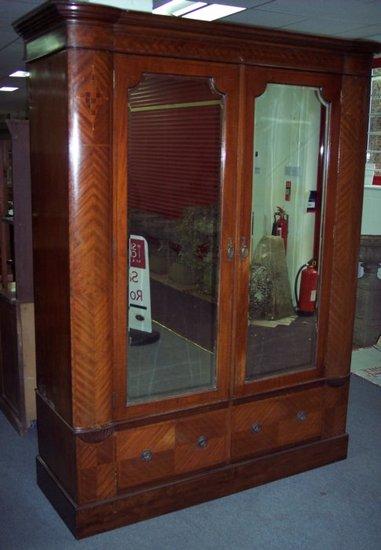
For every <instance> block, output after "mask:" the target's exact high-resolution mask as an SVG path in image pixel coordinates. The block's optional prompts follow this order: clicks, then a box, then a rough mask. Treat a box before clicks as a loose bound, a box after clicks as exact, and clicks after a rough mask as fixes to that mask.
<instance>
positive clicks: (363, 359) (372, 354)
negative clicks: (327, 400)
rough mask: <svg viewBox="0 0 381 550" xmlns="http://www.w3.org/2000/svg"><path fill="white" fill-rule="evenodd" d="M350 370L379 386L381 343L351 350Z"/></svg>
mask: <svg viewBox="0 0 381 550" xmlns="http://www.w3.org/2000/svg"><path fill="white" fill-rule="evenodd" d="M351 371H352V372H353V374H356V375H357V376H361V378H365V380H368V381H369V382H372V383H373V384H377V385H378V386H381V345H377V346H372V347H369V348H361V349H358V350H355V351H353V353H352V364H351Z"/></svg>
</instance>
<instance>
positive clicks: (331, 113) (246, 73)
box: [232, 66, 341, 397]
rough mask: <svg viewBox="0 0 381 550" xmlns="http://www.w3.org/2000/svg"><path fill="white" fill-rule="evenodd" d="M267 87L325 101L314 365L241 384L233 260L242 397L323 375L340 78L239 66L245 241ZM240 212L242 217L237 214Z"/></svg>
mask: <svg viewBox="0 0 381 550" xmlns="http://www.w3.org/2000/svg"><path fill="white" fill-rule="evenodd" d="M267 84H287V85H294V86H308V87H314V88H318V89H320V90H321V95H322V97H323V98H324V100H325V101H326V102H327V103H329V108H328V117H327V123H328V132H327V136H328V139H327V153H326V158H327V159H329V160H330V162H329V164H328V165H327V166H326V170H325V174H326V175H325V178H326V196H325V209H324V216H322V226H323V229H322V250H323V251H324V252H323V254H322V257H324V259H323V261H322V265H321V269H320V292H319V296H320V306H319V320H318V327H319V328H318V342H317V352H316V363H315V367H314V368H310V369H304V370H298V371H294V372H291V373H286V374H281V375H277V376H276V375H267V376H264V377H262V378H258V379H256V380H251V381H246V380H245V375H246V360H247V317H248V287H249V267H250V255H249V256H248V257H247V258H243V259H241V260H240V261H239V263H238V266H237V279H236V289H235V297H236V301H235V304H234V308H233V311H234V312H235V315H234V321H233V331H234V338H233V342H234V344H233V355H234V388H233V391H232V393H233V395H234V396H236V397H243V396H248V395H254V394H257V393H262V392H268V391H271V390H278V389H281V388H286V387H289V386H295V385H298V384H301V383H304V382H308V381H311V380H314V379H319V378H322V377H323V375H324V353H325V346H326V339H327V338H326V337H327V328H328V309H329V297H330V281H331V270H332V254H333V250H332V247H333V245H332V238H331V235H332V230H333V223H334V205H335V197H336V187H337V173H336V170H335V168H336V165H337V159H338V147H339V121H340V89H341V76H340V75H329V74H326V73H317V72H302V71H293V70H288V69H278V68H263V67H254V66H252V67H243V68H242V70H241V94H240V96H241V113H240V128H239V138H238V143H239V150H240V152H241V155H240V156H239V159H238V175H239V179H238V195H239V198H238V200H237V212H236V219H237V227H236V229H237V240H238V242H239V241H240V240H241V239H242V238H244V239H245V240H246V242H247V243H250V240H251V216H250V213H251V207H250V209H248V207H247V205H251V201H252V178H253V150H254V147H253V143H254V115H255V99H256V98H257V97H259V96H260V95H262V94H263V93H264V91H265V90H266V87H267ZM242 213H243V215H242Z"/></svg>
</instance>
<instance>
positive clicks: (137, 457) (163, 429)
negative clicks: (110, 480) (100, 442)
mask: <svg viewBox="0 0 381 550" xmlns="http://www.w3.org/2000/svg"><path fill="white" fill-rule="evenodd" d="M174 459H175V423H174V422H162V423H159V424H153V425H149V426H143V427H139V428H134V429H132V430H126V431H121V432H118V433H117V434H116V460H117V469H118V489H119V490H123V489H126V488H129V487H134V486H136V485H142V484H144V483H149V482H151V481H156V480H159V479H163V478H166V477H172V476H173V475H174Z"/></svg>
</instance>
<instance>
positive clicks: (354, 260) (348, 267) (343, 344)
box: [325, 76, 370, 377]
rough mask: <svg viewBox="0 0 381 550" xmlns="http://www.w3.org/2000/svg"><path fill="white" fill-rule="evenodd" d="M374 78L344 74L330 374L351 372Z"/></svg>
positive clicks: (327, 358)
mask: <svg viewBox="0 0 381 550" xmlns="http://www.w3.org/2000/svg"><path fill="white" fill-rule="evenodd" d="M369 93H370V79H369V78H368V79H367V78H359V77H350V76H344V77H343V82H342V92H341V117H340V123H339V128H338V129H337V131H338V136H339V137H338V139H339V143H340V145H339V154H338V164H337V190H336V200H335V203H334V213H333V212H332V214H331V215H332V216H334V231H332V233H331V235H333V237H334V238H333V239H332V267H331V270H330V274H331V286H330V311H329V316H328V334H327V340H326V342H327V344H326V345H327V349H326V355H325V369H326V373H327V376H329V377H340V376H346V375H347V374H348V373H349V369H350V362H351V353H352V332H353V320H354V314H355V305H356V304H355V297H356V288H357V271H358V251H359V246H360V228H361V214H362V199H363V192H364V170H365V161H364V158H365V150H366V140H367V128H368V110H369Z"/></svg>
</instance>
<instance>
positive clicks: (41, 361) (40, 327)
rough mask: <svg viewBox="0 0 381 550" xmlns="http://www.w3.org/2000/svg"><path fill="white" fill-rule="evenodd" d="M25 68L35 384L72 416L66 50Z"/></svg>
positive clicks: (61, 412) (69, 419)
mask: <svg viewBox="0 0 381 550" xmlns="http://www.w3.org/2000/svg"><path fill="white" fill-rule="evenodd" d="M29 70H30V71H31V79H30V86H29V102H30V124H31V126H30V131H31V170H32V210H33V269H34V281H35V286H34V294H35V318H36V357H37V364H38V370H37V384H38V387H39V389H40V391H41V393H42V394H44V395H46V397H47V399H49V401H51V402H52V403H54V406H55V407H56V409H57V411H58V412H59V414H61V415H62V416H63V417H64V418H65V420H66V421H67V422H71V421H72V397H71V395H72V394H71V378H72V375H71V357H70V355H71V345H70V277H69V272H70V267H69V266H70V262H69V222H68V220H69V201H68V157H67V152H68V148H67V146H66V145H64V144H67V139H68V133H67V132H68V105H67V103H68V98H67V96H68V88H67V85H68V82H67V53H66V52H61V53H58V54H56V55H53V56H51V57H47V58H45V59H41V60H39V61H37V62H35V63H33V65H31V66H30V67H29Z"/></svg>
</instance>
